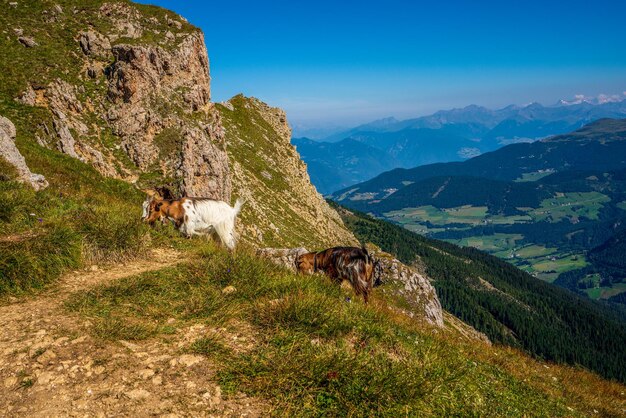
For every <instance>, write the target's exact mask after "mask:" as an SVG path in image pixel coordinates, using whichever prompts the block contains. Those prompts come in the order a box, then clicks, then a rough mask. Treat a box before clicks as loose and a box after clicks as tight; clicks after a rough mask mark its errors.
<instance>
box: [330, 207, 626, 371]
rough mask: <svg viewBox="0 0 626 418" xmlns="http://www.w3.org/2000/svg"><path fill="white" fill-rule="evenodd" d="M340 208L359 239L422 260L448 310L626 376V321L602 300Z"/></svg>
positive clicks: (521, 343) (494, 332) (499, 338)
mask: <svg viewBox="0 0 626 418" xmlns="http://www.w3.org/2000/svg"><path fill="white" fill-rule="evenodd" d="M339 212H340V214H341V216H342V218H343V219H344V221H345V222H346V225H348V227H349V228H350V229H351V230H352V231H353V232H354V233H355V235H356V236H357V237H358V238H359V239H361V240H364V241H371V242H373V243H375V244H377V245H379V246H380V247H381V248H382V249H383V250H385V251H389V252H390V253H392V254H395V255H396V256H397V257H398V258H399V259H400V260H402V261H403V262H405V263H413V264H416V265H418V266H421V269H422V270H423V271H424V272H425V273H426V274H427V275H428V276H429V277H430V278H431V280H432V283H433V285H434V286H435V288H436V289H437V293H438V295H439V298H440V300H441V303H442V305H443V307H444V309H446V310H448V311H449V312H451V313H453V314H454V315H456V316H457V317H459V318H461V319H462V320H464V321H465V322H467V323H468V324H470V325H472V326H473V327H475V328H476V329H477V330H478V331H481V332H483V333H485V334H486V335H487V336H488V337H489V338H490V339H491V340H492V341H496V342H499V343H503V344H506V345H511V346H513V347H521V348H523V349H524V350H526V351H528V352H529V353H532V354H534V355H537V356H540V357H542V358H547V359H550V360H553V361H557V362H564V363H571V364H581V365H584V366H585V367H589V368H591V369H592V370H595V371H597V372H598V373H600V374H602V375H604V376H606V377H611V378H615V379H618V380H621V381H624V380H625V379H626V374H625V373H624V369H623V367H622V365H623V364H624V362H626V357H625V353H624V351H623V350H622V347H623V346H624V344H626V322H624V321H621V320H620V319H619V318H617V317H616V315H614V314H613V313H611V312H610V311H609V310H608V309H606V308H605V307H603V306H602V305H600V304H598V303H595V302H592V301H588V300H585V299H583V298H581V297H579V296H576V295H574V294H572V293H570V292H568V291H566V290H563V289H559V288H558V287H556V286H552V285H550V284H546V283H543V282H541V281H539V280H537V279H535V278H533V277H532V276H530V275H528V274H526V273H524V272H522V271H521V270H518V269H517V268H515V267H513V266H511V265H509V264H507V263H506V262H504V261H501V260H499V259H497V258H495V257H492V256H489V255H487V254H484V253H482V252H480V251H477V250H475V249H472V248H460V247H457V246H455V245H452V244H447V243H444V242H441V241H436V240H431V239H427V238H424V237H421V236H419V235H417V234H415V233H412V232H410V231H407V230H406V229H403V228H401V227H399V226H396V225H393V224H389V223H387V222H385V221H381V220H377V219H374V218H371V217H369V216H367V215H364V214H361V213H358V212H350V211H348V210H346V209H343V210H340V211H339ZM598 330H602V332H598Z"/></svg>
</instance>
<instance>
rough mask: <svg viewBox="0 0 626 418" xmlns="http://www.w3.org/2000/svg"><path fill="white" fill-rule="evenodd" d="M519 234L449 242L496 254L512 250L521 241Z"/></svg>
mask: <svg viewBox="0 0 626 418" xmlns="http://www.w3.org/2000/svg"><path fill="white" fill-rule="evenodd" d="M523 238H524V236H523V235H521V234H500V233H498V234H493V235H485V236H481V237H469V238H463V239H461V240H449V241H450V242H453V243H455V244H457V245H461V246H464V247H474V248H478V249H479V250H483V251H487V252H498V251H503V250H509V249H511V248H514V247H515V245H516V242H517V241H519V240H521V239H523Z"/></svg>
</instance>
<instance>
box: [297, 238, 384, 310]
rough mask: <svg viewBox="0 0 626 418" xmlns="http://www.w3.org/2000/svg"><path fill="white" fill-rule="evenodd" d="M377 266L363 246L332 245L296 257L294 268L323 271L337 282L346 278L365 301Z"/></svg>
mask: <svg viewBox="0 0 626 418" xmlns="http://www.w3.org/2000/svg"><path fill="white" fill-rule="evenodd" d="M378 266H379V265H378V262H376V261H374V259H373V258H372V257H371V256H370V255H369V253H368V252H367V250H366V249H365V248H357V247H333V248H329V249H327V250H323V251H319V252H314V253H306V254H302V255H301V256H299V257H298V258H297V259H296V269H297V270H298V271H299V272H301V273H309V274H312V273H317V272H323V273H325V274H326V275H327V276H328V277H330V278H331V279H332V280H333V281H335V282H337V283H341V282H342V281H343V280H348V281H349V282H350V284H351V285H352V288H353V289H354V291H355V293H356V294H357V295H363V300H364V301H365V303H367V302H368V300H369V293H370V291H371V290H372V287H373V286H374V283H373V279H374V271H375V270H378V268H377V267H378Z"/></svg>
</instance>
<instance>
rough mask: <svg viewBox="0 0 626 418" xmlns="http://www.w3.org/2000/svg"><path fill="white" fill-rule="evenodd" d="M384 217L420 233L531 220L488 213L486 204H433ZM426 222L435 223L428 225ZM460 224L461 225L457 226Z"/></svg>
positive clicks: (388, 214) (388, 213) (397, 211)
mask: <svg viewBox="0 0 626 418" xmlns="http://www.w3.org/2000/svg"><path fill="white" fill-rule="evenodd" d="M384 217H385V218H386V219H389V220H391V221H393V222H395V223H398V224H400V225H402V226H404V227H405V228H407V229H410V230H411V231H414V232H418V233H422V234H433V233H436V232H439V231H443V230H445V228H446V227H448V226H449V227H450V228H452V229H454V230H464V229H468V228H471V227H475V226H480V225H487V224H490V225H512V224H515V223H520V222H529V221H532V218H531V217H530V216H528V215H511V216H504V215H490V214H488V213H487V207H486V206H470V205H465V206H459V207H455V208H449V209H438V208H436V207H434V206H420V207H417V208H404V209H401V210H396V211H392V212H387V213H385V214H384ZM428 223H430V224H432V225H435V227H432V226H429V225H428ZM459 225H461V226H459Z"/></svg>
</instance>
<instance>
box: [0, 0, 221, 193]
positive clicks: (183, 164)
mask: <svg viewBox="0 0 626 418" xmlns="http://www.w3.org/2000/svg"><path fill="white" fill-rule="evenodd" d="M7 10H8V14H3V15H2V19H3V24H4V25H3V26H4V27H5V28H7V30H5V31H4V32H5V34H6V37H3V39H2V41H1V42H2V44H3V45H2V49H3V51H9V54H7V55H8V56H13V57H14V58H18V60H17V62H18V65H17V66H16V65H15V62H9V61H7V60H3V63H2V64H1V65H2V66H3V67H5V68H3V70H6V71H8V72H10V73H11V72H16V70H18V71H19V75H17V76H16V77H13V78H11V83H10V84H8V85H6V86H4V90H5V91H3V93H5V94H3V96H5V95H6V96H13V99H14V101H15V102H17V103H19V104H20V105H22V106H17V108H16V109H15V110H16V111H18V112H19V111H22V113H18V112H16V113H18V115H17V119H18V120H17V121H16V124H18V125H19V124H25V125H28V126H27V129H25V134H31V135H32V138H31V139H36V140H37V142H38V143H39V144H40V145H41V146H44V147H47V148H50V149H56V150H58V151H61V152H63V153H65V154H67V155H69V156H71V157H73V158H77V159H80V160H81V161H84V162H86V163H88V164H91V165H92V166H94V167H95V168H96V169H97V170H98V171H99V172H100V173H101V174H103V175H105V176H108V177H117V178H121V179H124V180H127V181H130V182H133V183H136V184H137V186H138V187H150V186H154V185H157V184H162V183H168V184H170V185H171V186H173V187H174V188H176V189H178V190H179V191H180V192H181V193H187V194H189V195H196V196H209V197H213V198H218V199H223V200H230V193H231V179H230V175H229V166H228V157H227V155H226V151H225V148H226V144H225V140H224V136H223V129H222V127H221V124H220V119H219V114H218V113H217V112H216V110H215V107H214V106H213V105H212V104H211V103H210V77H209V60H208V56H207V51H206V46H205V44H204V36H203V34H202V32H201V31H199V30H198V29H196V28H194V27H193V26H191V25H189V24H188V23H187V22H186V21H185V20H184V19H183V18H181V17H179V16H177V15H175V14H173V13H171V12H168V11H165V10H162V9H158V8H154V7H148V6H142V5H135V4H131V3H128V2H125V1H116V2H101V1H93V2H89V3H88V4H84V2H76V1H66V2H60V4H57V3H53V2H47V1H42V2H37V4H27V3H21V2H20V3H14V4H13V3H11V4H10V5H8V7H7ZM24 37H27V38H28V39H30V40H32V42H28V43H24V42H23V41H22V40H21V39H23V38H24ZM15 67H18V68H15ZM12 105H13V106H15V103H13V104H12ZM20 107H21V108H20ZM24 110H25V111H26V112H27V113H30V114H31V115H34V116H35V117H34V118H30V119H29V120H23V119H24V118H20V115H22V116H23V115H24V113H23V111H24ZM9 112H10V110H9ZM5 116H6V115H5ZM8 116H13V115H11V114H9V115H8ZM20 119H22V120H20ZM18 131H19V130H18Z"/></svg>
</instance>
